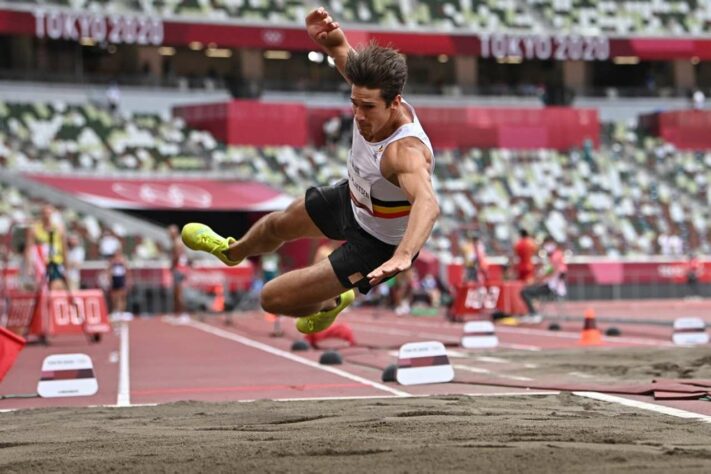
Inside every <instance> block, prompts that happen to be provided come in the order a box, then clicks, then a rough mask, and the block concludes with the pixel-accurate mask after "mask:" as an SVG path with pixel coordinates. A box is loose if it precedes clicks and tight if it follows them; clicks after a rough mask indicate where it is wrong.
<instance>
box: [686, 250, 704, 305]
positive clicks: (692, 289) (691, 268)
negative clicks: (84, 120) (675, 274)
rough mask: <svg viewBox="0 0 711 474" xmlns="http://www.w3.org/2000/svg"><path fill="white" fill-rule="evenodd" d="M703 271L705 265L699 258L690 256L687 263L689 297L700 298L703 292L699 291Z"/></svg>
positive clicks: (693, 255)
mask: <svg viewBox="0 0 711 474" xmlns="http://www.w3.org/2000/svg"><path fill="white" fill-rule="evenodd" d="M702 271H703V265H701V261H700V260H699V257H697V256H696V255H695V254H693V253H691V254H689V261H688V262H687V271H686V284H687V285H688V286H689V293H690V294H689V296H700V295H701V292H700V289H699V278H700V277H701V273H702Z"/></svg>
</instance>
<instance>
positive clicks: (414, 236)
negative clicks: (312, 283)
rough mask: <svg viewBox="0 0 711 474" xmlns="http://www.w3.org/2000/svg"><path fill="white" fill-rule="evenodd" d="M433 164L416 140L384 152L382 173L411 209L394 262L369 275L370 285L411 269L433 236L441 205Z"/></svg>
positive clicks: (392, 145) (403, 140)
mask: <svg viewBox="0 0 711 474" xmlns="http://www.w3.org/2000/svg"><path fill="white" fill-rule="evenodd" d="M431 164H432V156H431V154H430V151H429V150H428V149H427V147H425V145H424V144H423V143H422V142H421V141H420V140H418V139H417V138H414V137H406V138H403V139H402V140H397V141H395V142H393V143H391V144H390V145H388V147H387V148H386V149H385V153H384V154H383V158H382V160H381V162H380V171H381V173H382V174H383V176H385V177H386V178H387V179H388V180H389V181H390V182H392V183H393V184H395V185H396V186H399V187H400V189H402V190H403V192H404V193H405V195H406V196H407V199H408V201H410V203H411V204H412V208H411V209H410V219H409V221H408V224H407V229H405V235H403V237H402V240H401V241H400V244H399V245H398V246H397V249H395V253H394V254H393V256H392V258H391V259H390V260H388V261H386V262H384V263H383V264H382V265H380V266H379V267H378V268H376V269H375V270H373V271H372V272H370V273H369V274H368V278H369V280H370V284H371V285H377V284H378V283H380V282H381V281H383V280H384V279H386V278H388V277H389V276H391V275H394V274H396V273H398V272H401V271H404V270H407V269H408V268H410V266H411V265H412V258H413V257H414V256H415V254H417V252H419V251H420V249H421V248H422V246H423V245H424V244H425V242H426V241H427V239H428V238H429V236H430V233H431V232H432V228H433V227H434V224H435V222H436V221H437V217H438V216H439V204H438V203H437V196H436V195H435V192H434V189H433V188H432V181H431V175H430V169H431Z"/></svg>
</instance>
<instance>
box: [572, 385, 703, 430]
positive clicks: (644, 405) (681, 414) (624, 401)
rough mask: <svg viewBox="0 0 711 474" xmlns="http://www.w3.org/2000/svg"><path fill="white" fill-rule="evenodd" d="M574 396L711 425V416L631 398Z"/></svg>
mask: <svg viewBox="0 0 711 474" xmlns="http://www.w3.org/2000/svg"><path fill="white" fill-rule="evenodd" d="M573 395H577V396H579V397H585V398H592V399H593V400H600V401H603V402H610V403H618V404H620V405H624V406H628V407H632V408H639V409H640V410H649V411H653V412H656V413H662V414H664V415H671V416H676V417H678V418H687V419H691V420H698V421H703V422H705V423H711V416H708V415H702V414H700V413H694V412H691V411H686V410H680V409H678V408H672V407H668V406H664V405H656V404H654V403H648V402H641V401H637V400H630V399H629V398H623V397H618V396H615V395H608V394H606V393H599V392H573Z"/></svg>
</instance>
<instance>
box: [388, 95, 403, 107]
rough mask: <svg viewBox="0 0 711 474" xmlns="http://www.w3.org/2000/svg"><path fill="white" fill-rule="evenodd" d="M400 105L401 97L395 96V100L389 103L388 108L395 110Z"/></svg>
mask: <svg viewBox="0 0 711 474" xmlns="http://www.w3.org/2000/svg"><path fill="white" fill-rule="evenodd" d="M401 103H402V96H401V95H400V94H398V95H396V96H395V98H394V99H393V101H392V102H390V108H391V109H396V108H398V107H400V104H401Z"/></svg>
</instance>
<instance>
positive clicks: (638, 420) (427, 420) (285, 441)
mask: <svg viewBox="0 0 711 474" xmlns="http://www.w3.org/2000/svg"><path fill="white" fill-rule="evenodd" d="M707 353H708V349H706V348H704V349H689V350H640V349H634V350H614V351H612V350H610V351H607V350H602V351H593V352H590V351H575V352H571V351H568V352H567V353H566V354H551V353H546V354H543V353H539V354H535V353H528V354H523V353H520V352H518V353H513V352H512V353H498V355H499V356H501V357H506V358H508V359H516V358H522V359H523V358H525V359H526V360H528V361H531V362H532V363H534V364H535V365H536V366H537V368H535V369H532V371H533V372H535V373H536V374H538V375H548V376H550V375H552V374H556V373H560V374H563V373H565V372H569V371H571V370H577V371H580V370H585V371H586V372H596V373H597V374H598V375H600V376H602V377H603V378H604V379H610V380H618V381H623V380H626V381H628V380H644V381H649V380H650V379H651V378H652V377H655V376H664V377H677V376H684V375H686V376H689V375H691V376H695V377H708V374H709V373H710V372H711V371H710V370H709V369H711V367H710V366H709V364H708V363H707V362H708V356H707V355H706V354H707ZM564 355H565V357H563V356H564ZM688 367H693V368H692V369H688ZM689 370H691V371H689ZM710 435H711V424H708V423H703V422H700V421H690V420H686V419H681V418H676V417H672V416H668V415H663V414H658V413H654V412H649V411H644V410H639V409H636V408H630V407H625V406H622V405H619V404H612V403H607V402H601V401H596V400H591V399H587V398H582V397H579V396H575V395H573V394H570V393H561V394H557V395H548V396H533V395H527V396H516V397H466V396H446V397H442V396H440V397H433V398H399V399H396V398H390V399H387V398H383V399H359V400H326V401H296V402H293V401H292V402H284V401H267V400H264V401H256V402H247V403H215V404H210V403H202V402H200V403H198V402H180V403H173V404H167V405H161V406H155V407H132V408H82V409H76V408H56V409H36V410H21V411H15V412H8V413H0V471H2V472H28V471H35V472H47V471H62V472H73V473H90V472H91V473H94V472H106V471H122V472H126V471H144V472H329V473H331V472H566V473H568V472H609V471H616V472H659V473H662V472H665V473H666V472H672V471H674V472H711V444H709V442H708V440H709V436H710Z"/></svg>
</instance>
